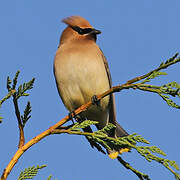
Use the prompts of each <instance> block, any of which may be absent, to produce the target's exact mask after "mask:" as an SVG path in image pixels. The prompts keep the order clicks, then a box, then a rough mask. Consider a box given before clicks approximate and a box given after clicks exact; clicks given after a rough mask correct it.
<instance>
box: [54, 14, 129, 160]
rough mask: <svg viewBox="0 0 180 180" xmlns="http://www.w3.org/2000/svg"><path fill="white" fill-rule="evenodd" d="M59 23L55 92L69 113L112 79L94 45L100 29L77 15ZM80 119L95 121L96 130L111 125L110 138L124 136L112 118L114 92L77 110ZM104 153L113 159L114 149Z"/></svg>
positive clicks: (104, 60) (97, 93) (100, 90)
mask: <svg viewBox="0 0 180 180" xmlns="http://www.w3.org/2000/svg"><path fill="white" fill-rule="evenodd" d="M63 22H64V23H65V24H67V27H66V28H65V29H64V31H63V32H62V35H61V38H60V44H59V47H58V50H57V52H56V56H55V59H54V75H55V79H56V84H57V88H58V92H59V95H60V97H61V99H62V101H63V103H64V105H65V107H66V108H67V109H68V110H69V111H70V112H72V111H74V110H75V109H77V108H78V107H80V106H81V105H83V104H85V103H87V102H88V101H90V100H91V98H92V97H93V96H94V95H99V94H102V93H103V92H105V91H107V90H109V89H110V88H111V86H112V80H111V75H110V71H109V67H108V63H107V60H106V58H105V56H104V54H103V52H102V51H101V49H100V48H99V47H98V45H97V44H96V38H97V34H100V33H101V32H100V31H99V30H97V29H94V28H93V27H92V26H91V25H90V24H89V22H88V21H87V20H86V19H84V18H82V17H80V16H71V17H68V18H66V19H63ZM80 118H81V119H82V120H84V119H88V120H94V121H98V122H99V123H98V125H97V128H98V129H102V128H103V127H104V126H106V125H107V124H108V123H112V124H114V125H115V126H116V129H115V132H114V134H113V135H112V136H113V137H122V136H127V135H128V133H127V132H126V131H125V130H124V129H123V128H122V127H121V126H120V125H119V124H118V123H117V121H116V115H115V99H114V94H111V95H109V96H106V97H105V98H103V99H101V100H100V102H99V105H92V106H91V107H90V108H88V110H87V111H84V112H82V113H80ZM85 131H86V129H85ZM87 131H88V129H87ZM108 154H109V156H110V157H111V158H116V157H117V155H118V152H117V151H115V152H109V151H108Z"/></svg>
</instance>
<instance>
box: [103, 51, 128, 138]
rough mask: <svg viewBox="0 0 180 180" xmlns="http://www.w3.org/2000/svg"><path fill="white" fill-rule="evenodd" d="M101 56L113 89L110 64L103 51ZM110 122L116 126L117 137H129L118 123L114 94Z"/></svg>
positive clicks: (111, 100) (110, 107)
mask: <svg viewBox="0 0 180 180" xmlns="http://www.w3.org/2000/svg"><path fill="white" fill-rule="evenodd" d="M100 50H101V49H100ZM101 54H102V59H103V62H104V66H105V69H106V73H107V76H108V79H109V85H110V88H111V87H112V78H111V73H110V71H109V66H108V62H107V60H106V57H105V56H104V54H103V52H102V50H101ZM109 122H110V123H112V124H114V125H115V126H116V130H115V136H117V137H122V136H127V135H128V133H127V132H126V131H125V130H124V129H123V128H122V127H121V126H120V125H119V124H118V122H117V121H116V105H115V96H114V93H112V94H111V95H110V100H109ZM113 136H114V135H113Z"/></svg>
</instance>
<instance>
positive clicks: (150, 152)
mask: <svg viewBox="0 0 180 180" xmlns="http://www.w3.org/2000/svg"><path fill="white" fill-rule="evenodd" d="M82 123H83V126H82V125H81V124H82ZM82 123H76V124H75V125H74V126H75V127H79V128H80V127H84V124H86V125H90V124H91V125H92V124H96V123H97V122H95V121H89V120H88V121H84V122H82ZM78 124H79V125H78ZM113 129H114V125H113V124H108V125H107V126H105V127H104V128H103V129H101V130H98V131H95V132H93V133H87V132H83V131H80V130H79V131H76V132H73V127H72V128H70V129H69V130H67V131H66V132H67V133H68V134H79V135H84V136H88V138H89V139H91V140H93V141H95V142H96V143H97V144H99V146H101V147H103V148H105V149H106V150H113V149H115V150H119V149H121V148H129V149H135V150H136V151H137V152H138V153H139V154H140V155H141V156H143V157H144V158H145V159H146V160H147V161H148V162H151V161H156V162H158V163H160V164H162V165H163V166H164V167H166V168H167V169H168V170H170V171H171V172H172V173H173V174H174V175H175V177H176V178H177V177H178V178H179V174H178V173H176V172H175V171H173V170H172V169H171V167H173V168H175V169H176V170H179V167H178V165H177V163H176V162H175V161H172V160H168V159H165V158H162V157H158V156H157V155H162V156H166V153H165V152H163V151H162V150H161V149H160V148H158V147H157V146H138V145H137V144H138V143H145V144H149V141H147V140H146V139H145V138H143V137H142V136H140V135H137V134H131V135H128V136H125V137H118V138H113V137H109V136H108V134H109V133H110V134H111V132H112V131H113ZM68 131H69V132H68ZM155 154H157V155H155ZM129 166H130V165H128V167H129ZM131 170H132V171H134V173H135V172H136V173H137V172H139V171H137V170H135V169H134V168H132V169H131ZM141 175H142V174H141ZM147 177H148V176H147ZM148 178H149V177H148ZM148 178H147V179H148Z"/></svg>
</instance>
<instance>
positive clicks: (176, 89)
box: [137, 53, 180, 109]
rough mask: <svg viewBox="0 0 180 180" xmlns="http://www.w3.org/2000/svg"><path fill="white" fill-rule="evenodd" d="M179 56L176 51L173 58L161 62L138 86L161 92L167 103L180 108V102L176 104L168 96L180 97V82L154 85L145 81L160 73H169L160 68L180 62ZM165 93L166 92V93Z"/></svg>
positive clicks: (146, 89) (142, 88)
mask: <svg viewBox="0 0 180 180" xmlns="http://www.w3.org/2000/svg"><path fill="white" fill-rule="evenodd" d="M177 56H178V53H176V54H175V55H174V56H173V57H172V58H170V59H168V60H167V61H166V62H165V63H161V64H160V66H159V67H158V68H157V69H155V70H154V71H151V72H150V73H149V74H148V77H147V78H146V79H145V80H143V81H142V82H140V83H139V84H137V86H139V87H137V88H139V89H141V90H145V91H150V92H154V93H157V94H159V96H160V97H161V98H162V99H163V100H164V101H166V103H167V104H168V105H169V106H171V107H174V108H177V109H180V106H179V105H178V104H176V103H175V102H174V101H173V100H172V99H170V97H169V96H168V95H170V96H173V97H179V98H180V84H178V83H177V82H175V81H173V82H170V83H167V84H164V85H162V86H154V85H149V84H145V83H147V82H150V81H151V80H152V79H154V78H156V77H158V76H160V75H167V73H165V72H160V71H159V70H161V69H165V68H167V67H168V66H170V65H172V64H175V63H177V62H180V57H178V58H177ZM164 94H166V95H164Z"/></svg>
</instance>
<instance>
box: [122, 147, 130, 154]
mask: <svg viewBox="0 0 180 180" xmlns="http://www.w3.org/2000/svg"><path fill="white" fill-rule="evenodd" d="M129 151H130V149H129V148H123V149H121V150H120V151H119V154H122V153H124V152H129Z"/></svg>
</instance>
